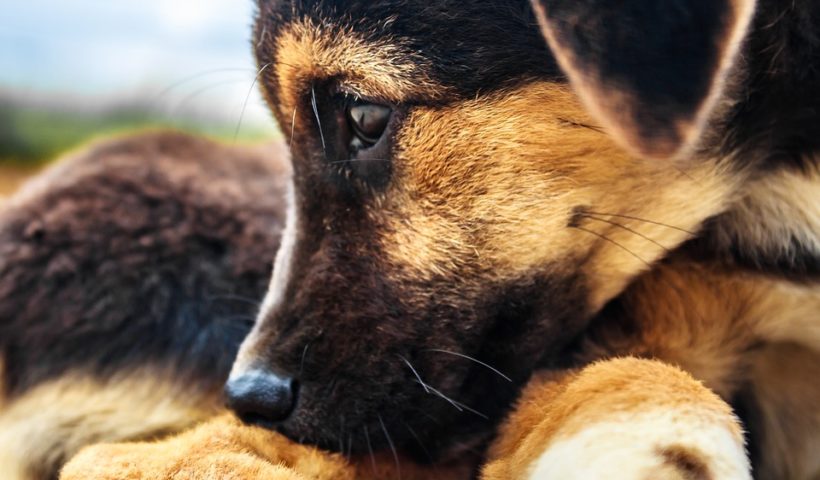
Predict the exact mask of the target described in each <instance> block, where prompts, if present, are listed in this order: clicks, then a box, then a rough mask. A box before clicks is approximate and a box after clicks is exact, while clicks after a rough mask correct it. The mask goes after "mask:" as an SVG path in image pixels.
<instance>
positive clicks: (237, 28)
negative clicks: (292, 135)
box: [0, 0, 276, 164]
mask: <svg viewBox="0 0 820 480" xmlns="http://www.w3.org/2000/svg"><path fill="white" fill-rule="evenodd" d="M254 8H255V7H254V3H253V1H252V0H241V1H239V2H237V1H230V0H175V1H167V0H141V1H137V0H118V1H117V2H110V1H103V0H27V1H26V2H14V3H10V4H9V5H5V6H4V7H3V10H4V22H3V25H2V26H0V162H4V163H10V162H11V163H24V164H27V163H42V162H43V161H48V160H50V159H51V158H53V157H54V156H56V155H58V154H59V153H60V152H61V151H63V150H65V149H68V148H72V147H74V146H76V145H77V144H79V143H83V142H85V141H87V140H88V139H89V138H91V137H95V136H99V135H104V134H108V133H112V132H122V131H128V130H133V129H142V128H149V127H170V128H177V129H182V130H186V131H192V132H197V133H202V134H206V135H210V136H215V137H219V138H222V139H228V140H231V139H233V138H234V137H237V138H238V139H239V140H241V141H251V140H261V139H265V138H273V137H274V136H275V135H276V129H275V124H274V122H273V120H272V118H271V116H270V115H269V113H268V110H267V108H266V107H265V106H264V103H263V101H262V99H261V96H260V95H259V92H258V89H257V87H256V86H255V85H253V84H254V79H255V77H256V73H257V71H256V65H255V62H254V59H253V55H252V49H251V43H250V33H251V22H252V16H253V11H254ZM246 102H247V105H246ZM243 106H244V107H245V108H244V112H243ZM240 117H241V121H240Z"/></svg>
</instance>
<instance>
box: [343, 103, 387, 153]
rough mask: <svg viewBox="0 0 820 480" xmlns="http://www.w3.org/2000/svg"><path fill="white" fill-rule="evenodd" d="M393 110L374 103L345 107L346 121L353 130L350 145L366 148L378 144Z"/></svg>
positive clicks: (354, 104) (353, 104)
mask: <svg viewBox="0 0 820 480" xmlns="http://www.w3.org/2000/svg"><path fill="white" fill-rule="evenodd" d="M392 113H393V110H391V109H390V108H389V107H386V106H384V105H379V104H376V103H360V102H356V103H352V104H350V105H348V106H347V111H346V115H347V121H348V122H349V123H350V128H351V129H352V130H353V136H354V138H353V140H352V142H351V145H352V146H354V147H356V148H357V149H359V148H367V147H371V146H373V145H375V144H376V143H378V141H379V139H380V138H381V137H382V135H384V132H385V130H387V124H388V123H389V122H390V116H391V115H392Z"/></svg>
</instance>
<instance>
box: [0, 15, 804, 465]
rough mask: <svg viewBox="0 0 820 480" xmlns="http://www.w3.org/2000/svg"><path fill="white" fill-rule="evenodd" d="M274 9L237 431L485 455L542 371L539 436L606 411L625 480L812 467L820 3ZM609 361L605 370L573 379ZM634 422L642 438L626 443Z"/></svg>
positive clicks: (235, 383) (573, 448)
mask: <svg viewBox="0 0 820 480" xmlns="http://www.w3.org/2000/svg"><path fill="white" fill-rule="evenodd" d="M258 9H259V11H258V16H257V21H256V28H255V35H254V46H255V49H256V55H257V58H258V61H259V67H260V69H259V72H260V73H259V79H260V83H261V86H262V91H263V93H264V95H265V97H266V99H267V101H268V103H269V105H270V107H271V110H272V112H273V114H274V116H275V117H276V119H277V121H278V123H279V125H280V126H281V128H282V131H283V133H284V135H285V136H286V138H287V140H288V142H289V144H290V155H291V163H292V185H293V188H292V195H291V196H290V199H289V201H288V205H289V207H288V213H287V215H286V218H287V220H286V223H287V224H286V226H285V228H284V230H283V233H282V238H281V246H280V248H279V249H278V253H277V254H276V261H275V263H274V269H273V275H272V277H271V278H272V279H271V282H270V285H269V287H268V290H267V293H266V295H265V298H264V301H263V303H262V305H261V307H260V310H259V313H258V315H257V320H256V322H255V324H254V326H253V327H252V329H251V331H250V333H249V334H248V336H247V337H246V338H245V340H244V341H243V343H242V346H241V348H240V349H239V352H238V355H237V358H236V360H235V362H234V363H233V366H232V371H231V373H230V378H229V380H228V382H227V385H226V389H225V393H226V399H227V404H228V406H229V407H230V408H231V409H232V410H233V411H235V412H236V414H237V415H238V416H239V417H240V418H241V419H243V420H244V421H245V422H247V423H250V424H255V425H261V426H265V427H269V428H275V429H276V430H277V431H279V432H281V433H282V434H284V435H286V436H288V437H290V438H292V439H294V440H297V441H302V442H308V443H312V444H315V445H318V446H319V447H322V448H326V449H332V450H343V451H351V452H359V453H361V452H366V451H368V450H370V449H374V450H384V449H389V448H394V449H397V450H402V451H404V452H407V453H408V454H409V455H411V456H415V457H418V458H422V457H428V456H429V461H446V460H448V459H452V458H458V457H464V456H470V455H475V456H476V457H482V456H483V455H484V452H485V448H486V445H487V442H488V441H489V439H490V438H492V437H493V436H494V433H495V431H496V428H497V426H498V423H499V421H500V420H501V419H502V418H504V416H505V415H506V414H507V412H509V410H510V408H511V406H512V405H513V404H514V402H515V400H516V398H517V397H518V396H519V394H520V392H521V388H522V387H523V385H524V384H525V383H526V382H527V381H528V380H529V379H530V378H531V376H532V375H533V372H536V371H539V372H551V373H550V374H551V375H553V376H554V377H555V379H556V380H555V385H557V387H555V388H557V389H558V390H553V391H552V392H553V393H555V394H556V395H555V398H557V399H563V400H565V401H566V402H568V403H567V405H565V407H564V408H562V409H558V410H556V411H562V412H564V413H565V414H566V415H562V416H561V419H560V420H553V423H551V424H550V425H549V427H545V430H546V431H550V432H553V433H554V432H557V431H561V428H559V427H561V426H566V425H570V424H572V422H573V419H574V418H575V420H577V419H578V417H573V416H572V413H573V411H574V410H573V408H572V406H573V405H575V406H576V407H577V406H580V405H598V406H599V407H600V409H599V410H597V411H593V412H587V413H588V415H583V416H581V417H580V418H581V419H583V420H584V421H583V422H581V423H583V424H584V425H585V428H584V429H581V430H582V431H583V432H582V433H584V434H587V433H588V432H592V433H591V434H590V435H592V434H597V437H599V438H613V436H614V438H615V441H614V444H613V443H606V442H602V443H601V445H602V446H601V449H604V448H613V449H616V450H615V451H620V452H623V457H622V458H635V459H637V460H635V462H637V463H640V461H642V460H640V459H641V458H644V457H647V456H648V457H652V458H655V457H657V458H660V459H661V460H663V459H667V460H669V459H672V460H670V461H671V465H672V466H671V467H670V468H672V469H673V470H674V471H675V472H677V473H678V474H679V476H681V477H683V478H687V477H686V475H690V477H691V476H692V475H694V474H692V473H691V472H696V473H697V474H698V475H700V476H701V477H702V478H709V477H710V476H715V475H718V476H720V475H723V476H725V474H721V473H720V472H723V470H720V467H719V464H720V462H729V463H731V464H732V465H733V468H734V470H732V471H734V472H738V471H743V470H744V469H745V468H747V467H745V466H744V465H745V462H751V464H752V465H753V471H754V472H755V475H756V476H757V477H758V478H813V477H814V476H816V475H817V474H818V472H820V463H818V458H817V455H816V454H815V452H816V445H817V442H818V441H819V440H818V436H820V415H818V407H817V403H818V402H817V399H818V398H820V387H819V386H817V385H816V382H814V381H813V379H814V378H816V377H817V374H818V369H820V367H818V366H817V365H818V363H817V350H818V348H820V331H819V330H818V324H820V323H818V322H820V319H818V311H820V310H819V309H818V307H820V289H818V287H817V281H818V272H820V211H818V209H820V202H818V201H817V200H818V196H819V195H818V182H820V165H818V160H817V156H816V150H817V145H816V142H818V141H820V136H818V135H817V134H816V132H815V130H816V129H818V128H820V127H819V126H818V125H820V124H819V123H818V122H817V114H816V112H817V107H820V105H818V103H820V82H818V80H820V79H818V78H817V76H818V68H817V67H818V66H820V59H818V58H817V52H818V51H820V50H818V49H820V37H818V33H817V32H818V28H817V27H818V26H820V5H816V4H815V3H813V2H810V1H800V0H797V1H789V2H786V1H783V0H759V1H758V2H753V1H751V0H733V1H728V0H718V1H712V2H703V1H696V0H689V1H683V2H676V3H674V4H669V3H668V2H655V1H648V0H647V1H638V2H632V3H630V4H629V5H624V4H617V5H616V4H613V3H612V2H603V1H592V0H589V1H574V2H566V1H560V0H544V1H535V2H533V3H532V4H530V3H529V2H525V1H514V2H510V1H504V2H502V1H459V2H456V1H454V0H442V1H439V2H435V3H430V2H422V1H420V0H418V1H416V0H380V1H374V2H336V1H330V0H313V1H296V0H294V1H274V0H260V1H259V2H258ZM160 338H161V337H160ZM217 346H218V343H217V344H214V345H213V346H212V347H213V348H217ZM5 356H6V357H8V354H7V353H6V354H5ZM622 356H633V357H642V358H648V359H655V360H660V361H663V362H666V363H669V364H673V365H677V366H679V367H681V368H683V369H684V370H686V371H688V372H690V373H691V374H692V375H693V376H694V377H695V378H697V379H698V380H700V381H702V382H703V384H704V385H706V386H707V387H708V388H709V389H711V390H712V391H713V392H715V393H717V394H718V395H720V397H721V398H722V399H723V401H724V402H726V405H731V406H732V407H733V408H734V412H736V413H737V414H738V415H739V416H740V418H741V420H742V424H743V427H744V428H745V430H746V431H747V438H746V441H747V442H748V451H749V458H748V459H747V458H746V455H745V453H744V447H743V441H742V439H740V438H739V434H736V433H737V431H736V430H735V429H733V428H734V427H731V426H727V427H725V428H718V431H719V432H720V433H719V434H718V433H716V434H715V435H725V436H726V439H728V440H726V441H725V442H724V444H725V445H729V446H728V447H726V448H723V449H717V450H714V451H716V452H717V454H716V455H717V456H716V457H715V455H710V454H709V453H710V452H711V451H712V450H710V449H709V447H708V445H711V444H709V443H708V442H706V443H704V442H705V441H704V440H702V439H698V438H695V437H697V435H694V436H693V437H691V438H689V437H686V436H685V435H683V434H682V432H681V431H680V430H678V429H676V428H677V427H675V422H676V421H673V420H669V421H667V422H665V423H664V422H660V423H658V422H657V421H656V420H657V418H658V417H657V416H656V414H657V412H658V411H659V410H660V411H663V412H665V414H669V415H671V416H667V417H663V418H667V419H669V418H672V419H675V418H678V417H676V416H675V415H674V414H675V413H676V412H677V413H679V414H681V415H683V416H684V417H686V415H685V412H683V413H682V412H681V411H679V410H680V404H677V403H675V401H668V402H660V403H659V400H658V399H655V398H654V397H653V396H652V395H642V394H641V393H640V392H641V391H645V390H646V388H644V390H639V389H631V388H628V387H629V385H630V384H631V383H630V382H634V381H637V380H635V379H634V375H633V376H630V372H629V369H630V368H631V369H633V370H635V371H640V369H639V368H636V367H634V366H631V367H630V366H629V365H633V364H631V363H629V362H626V363H617V361H616V360H612V359H615V358H617V357H622ZM600 361H604V362H605V363H606V362H616V363H611V364H610V365H611V366H612V367H613V368H610V369H606V368H602V369H601V370H596V371H598V372H602V373H600V375H593V376H592V377H591V379H590V380H589V382H590V383H589V384H586V383H585V384H583V385H581V386H579V385H578V384H576V383H575V381H576V380H577V379H578V378H579V377H577V376H576V375H577V372H578V371H579V369H583V368H584V366H586V365H590V364H592V363H593V362H600ZM136 363H138V364H139V363H140V362H136ZM5 364H6V370H9V369H10V365H12V366H13V365H14V363H13V362H9V361H8V360H6V363H5ZM618 365H621V366H623V369H620V370H619V369H618V368H616V367H617V366H618ZM782 366H785V367H782ZM133 368H134V366H133V365H129V366H128V367H127V369H126V371H131V369H133ZM647 371H654V370H651V369H649V370H647ZM584 378H587V379H589V378H590V377H584ZM613 378H623V379H626V380H624V382H622V383H620V384H617V385H618V386H619V388H613V382H612V381H611V380H612V379H613ZM629 379H632V380H629ZM644 380H651V382H648V383H647V382H643V383H640V382H639V384H640V385H644V386H646V385H647V384H653V383H654V384H656V385H658V388H659V389H661V390H663V389H664V388H665V387H669V388H671V386H674V385H677V382H678V381H679V378H678V377H676V376H674V375H664V374H656V375H655V374H653V376H652V378H651V379H646V378H644ZM684 383H685V382H684ZM664 386H665V387H664ZM582 387H583V388H582ZM690 387H691V388H693V389H694V388H697V384H696V382H692V385H690ZM672 390H674V389H672ZM562 391H563V392H581V393H579V394H578V395H574V396H572V395H571V396H570V397H566V396H565V395H561V394H557V392H562ZM624 391H626V392H629V395H627V398H625V399H623V398H622V399H621V400H622V401H619V402H614V401H613V402H612V403H608V402H607V401H606V399H607V398H608V397H607V395H616V394H617V393H618V392H624ZM676 391H678V392H685V391H689V390H687V389H686V388H682V389H679V390H676ZM606 392H609V393H608V394H607V393H606ZM601 395H603V399H601V398H599V397H598V396H601ZM613 398H614V397H613ZM593 400H595V401H593ZM614 404H617V405H622V406H624V408H623V409H620V410H619V409H616V412H614V413H613V412H607V410H606V409H607V408H610V407H612V405H614ZM626 405H629V408H626V407H625V406H626ZM576 410H577V409H576ZM581 410H583V409H581ZM683 410H686V409H683ZM727 411H728V410H727ZM693 412H694V413H693ZM576 413H577V411H576ZM689 413H690V414H691V415H690V416H689V417H686V418H688V419H689V420H692V418H693V417H697V416H698V414H697V410H693V411H689ZM616 418H617V419H618V420H619V422H620V423H619V422H614V420H613V419H616ZM605 420H613V421H611V422H609V423H607V421H605ZM579 422H580V420H579ZM613 422H614V423H613ZM623 423H628V424H629V425H634V426H635V428H636V431H638V432H647V433H646V434H645V435H637V436H628V437H623V438H624V441H622V442H619V441H617V438H618V437H617V435H618V431H619V430H618V428H617V427H615V426H613V424H621V425H622V424H623ZM729 423H731V422H729ZM683 424H686V425H690V426H693V425H698V424H697V423H695V422H691V423H686V422H684V423H683ZM596 426H600V427H601V428H599V429H598V430H595V427H596ZM567 428H569V427H567ZM570 430H572V429H570ZM689 430H692V429H688V430H687V431H689ZM704 431H709V432H711V430H708V429H707V430H704ZM733 432H734V433H733ZM575 433H578V432H577V431H576V432H575ZM578 435H581V434H580V433H579V434H578ZM519 437H521V438H523V437H526V433H525V432H522V433H521V435H519ZM587 438H588V437H579V436H573V435H572V433H571V432H570V433H565V435H564V436H563V437H562V439H563V442H564V443H561V444H560V445H559V444H557V443H554V440H555V439H554V438H553V437H551V436H547V437H546V440H548V441H549V442H553V443H550V448H552V450H550V449H547V450H546V451H545V452H542V453H543V454H542V455H541V454H539V455H536V456H535V457H533V458H530V457H528V459H527V462H524V464H525V465H526V466H528V468H529V467H531V468H532V469H535V470H530V471H536V472H539V471H542V470H539V469H541V468H548V467H550V466H551V465H555V464H559V463H560V462H559V459H560V458H563V456H562V455H559V454H558V453H560V452H563V451H567V452H578V451H581V452H584V454H585V455H587V456H586V457H585V456H584V454H578V455H576V456H574V457H572V460H574V463H573V465H589V464H591V463H589V462H590V461H591V459H594V458H595V456H596V455H600V449H598V450H596V449H594V448H585V447H582V446H583V445H587V444H586V443H585V442H586V441H587V440H586V439H587ZM670 438H674V439H676V441H675V442H672V444H669V445H667V444H666V443H663V442H668V441H669V439H670ZM721 438H722V437H721ZM662 439H665V440H662ZM718 443H719V442H718ZM724 444H722V445H724ZM556 445H559V446H560V447H561V448H563V449H564V450H561V448H556ZM510 448H512V447H509V448H508V449H510ZM618 449H622V450H618ZM502 450H504V449H503V448H502ZM535 451H538V450H537V449H536V450H535ZM552 452H558V453H555V454H552ZM670 452H671V453H670ZM595 465H599V466H601V464H600V463H595ZM693 465H694V466H695V467H692V466H693ZM499 468H500V469H501V470H499V471H505V470H504V468H505V467H499ZM579 468H580V467H579ZM601 468H603V471H604V472H610V471H612V469H613V468H619V467H617V466H615V465H603V466H601ZM570 470H571V466H569V467H567V470H566V471H570ZM510 471H511V470H508V472H510ZM544 471H546V470H544ZM687 472H689V473H687ZM519 473H520V472H519ZM597 473H601V472H600V471H598V472H597ZM623 474H624V478H627V477H629V474H628V473H627V470H624V472H623ZM510 475H513V474H512V473H510ZM738 475H740V474H738ZM497 478H504V477H503V475H500V476H498V477H497ZM695 478H697V476H695Z"/></svg>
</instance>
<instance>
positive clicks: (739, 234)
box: [719, 162, 820, 258]
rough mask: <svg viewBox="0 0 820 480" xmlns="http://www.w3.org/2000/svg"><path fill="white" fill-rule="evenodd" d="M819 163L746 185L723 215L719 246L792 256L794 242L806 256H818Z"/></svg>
mask: <svg viewBox="0 0 820 480" xmlns="http://www.w3.org/2000/svg"><path fill="white" fill-rule="evenodd" d="M818 184H820V163H817V162H815V163H809V166H808V167H807V168H806V169H802V170H786V169H784V170H781V171H776V172H771V173H768V174H767V175H763V176H761V177H759V178H755V179H753V180H752V181H750V182H748V183H747V184H746V185H745V186H744V188H743V190H742V191H741V192H740V197H739V199H738V200H737V201H736V202H734V204H733V208H732V209H731V210H730V211H729V212H728V213H727V214H726V215H724V218H723V222H722V225H723V226H724V227H723V228H724V229H725V231H721V233H722V235H724V236H730V237H731V238H723V237H721V238H720V239H719V240H720V241H723V242H728V241H735V242H738V248H739V249H741V250H758V251H764V252H771V253H772V254H777V255H778V256H782V257H785V258H789V257H790V256H792V255H794V253H795V252H792V251H791V248H792V246H791V245H790V244H789V243H788V242H790V241H792V239H794V240H795V241H798V242H800V243H801V244H802V245H805V247H806V249H807V250H808V251H810V252H814V253H815V254H817V252H820V191H818Z"/></svg>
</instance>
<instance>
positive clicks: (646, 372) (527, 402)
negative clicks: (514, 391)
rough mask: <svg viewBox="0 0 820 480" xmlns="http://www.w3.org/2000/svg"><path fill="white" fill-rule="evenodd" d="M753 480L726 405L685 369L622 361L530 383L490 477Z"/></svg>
mask: <svg viewBox="0 0 820 480" xmlns="http://www.w3.org/2000/svg"><path fill="white" fill-rule="evenodd" d="M509 478H516V479H533V480H535V479H537V480H559V479H560V480H576V479H577V480H581V479H591V478H595V479H597V478H608V479H617V480H649V479H662V480H665V479H670V480H699V479H710V480H747V479H750V478H751V475H750V467H749V461H748V458H747V456H746V452H745V449H744V444H743V435H742V433H741V429H740V425H739V423H738V420H737V418H736V417H735V416H734V415H733V414H732V411H731V409H730V408H729V406H728V405H727V404H726V403H725V402H723V401H722V400H721V399H720V398H718V397H717V396H716V395H715V394H714V393H712V392H711V391H709V390H708V389H707V388H705V387H704V386H703V385H701V384H700V383H699V382H697V381H696V380H694V379H693V378H692V377H691V376H689V375H688V374H686V373H684V372H682V371H681V370H679V369H677V368H675V367H673V366H670V365H666V364H663V363H660V362H656V361H651V360H641V359H630V358H626V359H615V360H609V361H606V362H600V363H597V364H594V365H591V366H589V367H587V368H585V369H583V370H581V371H580V372H572V371H570V372H565V373H549V374H544V376H543V377H542V378H540V379H539V378H536V379H535V380H533V382H531V384H530V385H529V386H528V387H527V389H526V390H525V391H524V393H523V394H522V398H521V399H520V401H519V406H518V408H517V409H516V410H515V411H514V412H513V414H512V415H511V417H510V419H508V421H507V422H506V423H505V424H504V425H503V426H502V427H501V433H500V435H499V438H498V439H497V440H496V444H495V445H494V446H493V447H492V448H491V450H490V461H489V462H488V464H487V465H486V467H485V468H484V471H483V479H484V480H502V479H509Z"/></svg>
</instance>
